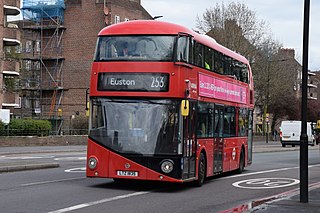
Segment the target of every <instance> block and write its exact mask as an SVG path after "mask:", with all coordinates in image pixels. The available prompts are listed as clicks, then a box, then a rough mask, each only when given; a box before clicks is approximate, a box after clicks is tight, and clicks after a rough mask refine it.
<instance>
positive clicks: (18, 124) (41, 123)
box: [8, 119, 52, 136]
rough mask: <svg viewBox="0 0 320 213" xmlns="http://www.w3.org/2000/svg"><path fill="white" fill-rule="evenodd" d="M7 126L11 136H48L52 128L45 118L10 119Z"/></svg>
mask: <svg viewBox="0 0 320 213" xmlns="http://www.w3.org/2000/svg"><path fill="white" fill-rule="evenodd" d="M8 127H9V128H8V129H9V133H10V135H12V136H19V135H20V136H29V135H30V136H48V135H49V133H50V131H51V128H52V127H51V123H50V122H49V121H47V120H33V119H12V120H11V121H10V123H9V126H8Z"/></svg>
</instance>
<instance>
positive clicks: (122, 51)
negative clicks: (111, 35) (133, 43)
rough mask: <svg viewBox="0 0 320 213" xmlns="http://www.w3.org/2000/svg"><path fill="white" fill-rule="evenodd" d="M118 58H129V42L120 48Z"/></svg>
mask: <svg viewBox="0 0 320 213" xmlns="http://www.w3.org/2000/svg"><path fill="white" fill-rule="evenodd" d="M118 56H128V42H123V44H122V46H121V47H120V52H118Z"/></svg>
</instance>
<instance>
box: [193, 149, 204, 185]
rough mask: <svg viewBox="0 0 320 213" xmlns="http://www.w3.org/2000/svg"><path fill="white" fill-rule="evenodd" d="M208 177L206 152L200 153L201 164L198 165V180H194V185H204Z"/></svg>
mask: <svg viewBox="0 0 320 213" xmlns="http://www.w3.org/2000/svg"><path fill="white" fill-rule="evenodd" d="M205 179H206V159H205V157H204V154H203V153H201V154H200V158H199V165H198V180H196V181H195V182H194V185H195V186H197V187H200V186H202V185H203V183H204V181H205Z"/></svg>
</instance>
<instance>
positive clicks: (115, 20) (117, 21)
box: [114, 16, 120, 24]
mask: <svg viewBox="0 0 320 213" xmlns="http://www.w3.org/2000/svg"><path fill="white" fill-rule="evenodd" d="M114 23H115V24H117V23H120V16H115V17H114Z"/></svg>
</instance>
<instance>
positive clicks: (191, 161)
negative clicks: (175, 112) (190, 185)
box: [182, 101, 196, 179]
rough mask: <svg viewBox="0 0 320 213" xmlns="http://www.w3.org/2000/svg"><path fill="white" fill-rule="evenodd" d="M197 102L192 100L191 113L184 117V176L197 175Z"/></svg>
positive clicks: (184, 177)
mask: <svg viewBox="0 0 320 213" xmlns="http://www.w3.org/2000/svg"><path fill="white" fill-rule="evenodd" d="M194 106H195V104H194V103H193V102H191V101H190V113H189V115H188V116H186V117H184V118H183V130H184V131H183V172H182V178H183V179H189V178H193V177H195V175H196V173H195V171H196V164H195V160H196V140H195V109H194V108H195V107H194Z"/></svg>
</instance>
